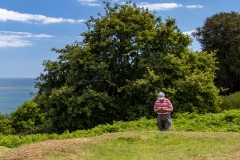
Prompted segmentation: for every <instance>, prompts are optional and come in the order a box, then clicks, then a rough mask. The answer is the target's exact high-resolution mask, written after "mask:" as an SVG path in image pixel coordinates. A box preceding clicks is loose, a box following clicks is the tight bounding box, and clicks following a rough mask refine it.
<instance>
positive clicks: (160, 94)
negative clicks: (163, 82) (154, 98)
mask: <svg viewBox="0 0 240 160" xmlns="http://www.w3.org/2000/svg"><path fill="white" fill-rule="evenodd" d="M164 97H165V94H164V93H163V92H160V93H158V100H163V99H164Z"/></svg>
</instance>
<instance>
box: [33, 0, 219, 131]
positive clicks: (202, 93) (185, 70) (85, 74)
mask: <svg viewBox="0 0 240 160" xmlns="http://www.w3.org/2000/svg"><path fill="white" fill-rule="evenodd" d="M105 5H106V7H105V15H101V14H99V16H100V18H93V17H90V19H89V20H88V21H87V22H86V26H87V28H88V30H87V31H86V32H83V33H82V34H81V35H82V37H84V39H83V41H81V42H75V43H73V44H72V45H66V47H65V48H64V49H53V50H54V51H56V52H57V53H59V57H58V60H56V61H44V64H43V65H44V66H45V69H44V71H46V73H45V74H43V73H42V74H41V75H40V76H39V77H38V80H40V82H38V83H37V84H36V87H37V88H39V91H38V93H37V95H36V97H35V99H34V101H35V102H36V103H37V105H38V107H39V108H40V109H41V112H43V113H45V115H44V116H45V117H46V120H47V123H46V124H47V126H45V128H46V130H47V131H48V132H54V133H62V132H64V131H65V130H69V131H70V132H72V131H75V130H77V129H88V128H92V127H94V126H96V125H98V124H105V123H109V124H112V123H113V121H120V120H123V121H130V120H135V119H138V118H139V117H144V116H145V117H147V118H151V117H154V116H155V114H154V112H153V104H154V101H155V100H156V95H157V93H158V92H159V91H164V92H165V93H166V95H167V96H168V97H169V98H171V100H172V101H173V102H174V106H175V108H176V111H179V112H186V111H190V112H200V113H205V112H217V111H219V108H218V106H219V103H220V102H221V101H220V100H221V99H220V98H219V96H218V90H217V89H216V87H215V86H214V85H213V78H214V71H215V69H216V68H215V65H214V64H215V58H214V54H213V53H212V54H209V55H207V54H205V53H194V52H191V51H189V49H188V46H189V45H190V43H191V41H192V40H191V38H190V37H189V36H186V35H184V34H183V33H182V32H181V31H180V30H179V29H178V27H177V25H176V21H175V20H174V19H170V18H168V19H166V20H165V22H164V21H162V19H161V18H160V17H156V16H155V15H154V14H153V13H151V12H149V11H148V10H147V9H143V8H140V7H137V6H136V4H132V3H129V2H127V3H125V4H123V5H119V4H115V5H114V6H113V7H111V6H110V3H108V2H105ZM175 104H176V105H175Z"/></svg>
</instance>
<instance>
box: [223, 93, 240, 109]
mask: <svg viewBox="0 0 240 160" xmlns="http://www.w3.org/2000/svg"><path fill="white" fill-rule="evenodd" d="M239 97H240V92H236V93H233V94H230V95H228V96H221V98H222V101H223V102H222V104H221V106H220V108H221V109H223V110H229V109H240V98H239Z"/></svg>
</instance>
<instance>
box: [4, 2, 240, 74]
mask: <svg viewBox="0 0 240 160" xmlns="http://www.w3.org/2000/svg"><path fill="white" fill-rule="evenodd" d="M105 1H108V0H105ZM108 2H111V3H112V4H113V3H114V2H117V3H122V2H125V1H121V0H118V1H116V0H115V1H108ZM132 2H134V3H136V4H137V5H138V6H141V7H147V8H148V9H149V10H152V11H156V16H160V17H162V19H165V18H167V17H170V18H174V19H176V21H177V25H178V27H179V28H180V30H181V31H182V32H184V33H186V34H188V33H191V32H192V31H194V30H195V29H196V28H197V27H201V26H203V22H204V20H205V19H206V18H207V17H211V16H212V15H214V14H216V13H219V12H231V11H234V12H238V13H240V7H239V6H240V1H239V0H171V1H170V0H148V1H145V0H132ZM98 12H100V13H102V14H104V4H103V1H102V0H1V1H0V78H36V77H37V76H39V75H40V73H43V69H44V66H43V65H42V62H43V61H44V60H52V61H54V60H56V59H57V57H58V54H57V53H55V52H53V51H51V48H57V49H61V48H64V47H65V45H67V44H71V43H73V42H74V41H76V40H79V41H81V37H80V36H79V35H80V34H81V33H82V32H84V31H86V25H85V24H84V21H86V20H88V19H89V17H90V16H93V17H95V18H97V17H98V16H97V13H98ZM190 48H191V49H192V50H194V51H196V50H200V45H199V44H198V42H193V44H192V46H190Z"/></svg>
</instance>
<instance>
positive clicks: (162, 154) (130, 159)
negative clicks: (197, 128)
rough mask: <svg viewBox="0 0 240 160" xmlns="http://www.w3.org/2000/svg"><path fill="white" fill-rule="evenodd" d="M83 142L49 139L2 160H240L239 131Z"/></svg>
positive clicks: (137, 134) (129, 135) (135, 134)
mask: <svg viewBox="0 0 240 160" xmlns="http://www.w3.org/2000/svg"><path fill="white" fill-rule="evenodd" d="M81 139H82V138H80V139H72V140H71V139H69V140H58V141H53V140H48V141H45V142H41V143H39V144H38V143H37V144H33V145H27V146H22V147H19V148H16V149H12V152H7V153H6V154H5V155H4V156H2V157H1V156H0V158H2V159H3V160H13V159H24V160H25V159H28V160H33V159H45V160H69V159H71V160H96V159H97V160H113V159H114V160H153V159H157V160H162V159H164V160H193V159H196V160H197V159H199V160H200V159H201V160H202V159H211V160H215V159H216V160H227V159H229V160H230V159H231V160H234V159H236V160H237V159H239V158H240V154H239V153H240V134H239V133H236V132H177V131H167V132H159V131H132V132H118V133H107V134H104V135H101V136H95V137H89V138H85V139H84V140H81ZM60 146H61V147H60ZM59 147H60V148H59ZM0 152H1V151H0Z"/></svg>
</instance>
